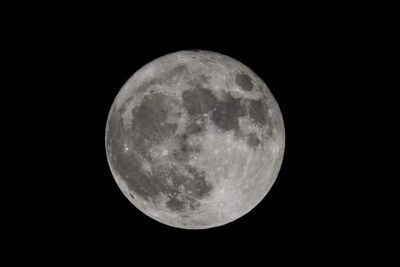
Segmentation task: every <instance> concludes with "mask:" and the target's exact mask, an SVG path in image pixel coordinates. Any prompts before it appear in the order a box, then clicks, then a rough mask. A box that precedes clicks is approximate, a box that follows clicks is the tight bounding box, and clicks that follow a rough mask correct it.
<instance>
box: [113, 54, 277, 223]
mask: <svg viewBox="0 0 400 267" xmlns="http://www.w3.org/2000/svg"><path fill="white" fill-rule="evenodd" d="M284 139H285V132H284V125H283V119H282V115H281V112H280V110H279V107H278V105H277V103H276V101H275V99H274V98H273V96H272V94H271V93H270V91H269V90H268V88H267V87H266V85H265V84H264V82H263V81H262V80H261V79H260V78H258V77H257V76H256V75H255V74H254V73H253V72H252V71H251V70H250V69H249V68H247V67H246V66H244V65H243V64H241V63H240V62H238V61H236V60H234V59H232V58H230V57H227V56H224V55H221V54H217V53H213V52H208V51H196V52H195V51H181V52H177V53H173V54H169V55H166V56H164V57H161V58H158V59H156V60H154V61H152V62H150V63H149V64H147V65H145V66H144V67H143V68H141V69H140V70H139V71H138V72H136V73H135V74H134V75H133V76H132V77H131V78H130V79H129V80H128V81H127V82H126V84H125V85H124V86H123V88H122V89H121V90H120V92H119V94H118V96H117V97H116V99H115V101H114V103H113V105H112V107H111V110H110V113H109V118H108V121H107V127H106V152H107V158H108V161H109V164H110V168H111V170H112V173H113V176H114V178H115V180H116V182H117V183H118V185H119V187H120V188H121V190H122V192H123V193H124V194H125V196H126V197H127V198H128V199H129V200H130V201H131V202H132V203H133V204H134V205H135V206H136V207H137V208H139V209H140V210H141V211H142V212H144V213H145V214H147V215H148V216H150V217H152V218H154V219H156V220H158V221H160V222H162V223H165V224H168V225H171V226H175V227H180V228H187V229H201V228H210V227H215V226H219V225H223V224H226V223H228V222H231V221H233V220H235V219H237V218H239V217H241V216H242V215H244V214H246V213H247V212H248V211H250V210H251V209H252V208H253V207H254V206H256V205H257V204H258V203H259V202H260V201H261V200H262V199H263V198H264V196H265V195H266V194H267V192H268V191H269V189H270V187H271V186H272V184H273V182H274V181H275V179H276V177H277V175H278V172H279V169H280V166H281V163H282V158H283V153H284Z"/></svg>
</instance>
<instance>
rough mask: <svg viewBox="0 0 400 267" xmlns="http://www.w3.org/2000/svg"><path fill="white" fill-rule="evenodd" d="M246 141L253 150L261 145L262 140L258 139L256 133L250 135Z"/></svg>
mask: <svg viewBox="0 0 400 267" xmlns="http://www.w3.org/2000/svg"><path fill="white" fill-rule="evenodd" d="M246 140H247V144H248V145H249V147H251V148H257V147H258V146H259V145H260V144H261V141H260V139H258V137H257V134H255V133H249V134H248V135H247V137H246Z"/></svg>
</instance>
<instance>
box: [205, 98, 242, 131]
mask: <svg viewBox="0 0 400 267" xmlns="http://www.w3.org/2000/svg"><path fill="white" fill-rule="evenodd" d="M245 114H246V112H245V109H244V108H243V106H242V105H241V103H240V99H236V98H233V97H232V96H231V95H230V94H226V98H225V99H224V100H223V101H218V102H217V103H216V105H215V109H214V112H213V113H212V116H211V119H212V121H213V122H214V123H215V124H216V125H217V126H218V128H220V129H221V130H223V131H229V130H233V131H235V133H238V132H239V117H242V116H244V115H245Z"/></svg>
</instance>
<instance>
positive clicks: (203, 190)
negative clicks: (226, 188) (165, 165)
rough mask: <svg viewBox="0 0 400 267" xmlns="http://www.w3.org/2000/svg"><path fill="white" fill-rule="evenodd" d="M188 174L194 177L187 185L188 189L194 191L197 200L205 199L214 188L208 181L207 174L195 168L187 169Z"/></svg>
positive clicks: (189, 167)
mask: <svg viewBox="0 0 400 267" xmlns="http://www.w3.org/2000/svg"><path fill="white" fill-rule="evenodd" d="M187 170H188V172H189V173H190V174H191V175H192V176H193V178H192V179H191V180H189V181H190V183H188V184H187V185H186V187H187V189H188V190H190V191H192V194H193V196H194V197H196V198H200V199H201V198H203V197H204V196H206V195H207V194H209V193H210V192H211V191H212V189H213V186H212V185H211V184H210V183H208V182H207V181H206V174H205V172H204V171H202V170H199V169H197V168H195V167H193V166H188V167H187Z"/></svg>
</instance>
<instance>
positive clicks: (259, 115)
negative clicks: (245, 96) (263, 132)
mask: <svg viewBox="0 0 400 267" xmlns="http://www.w3.org/2000/svg"><path fill="white" fill-rule="evenodd" d="M248 107H249V109H248V110H249V116H250V117H251V118H252V119H253V120H254V121H255V122H256V123H257V124H259V125H260V126H268V132H267V134H268V136H272V134H273V132H272V128H273V125H274V124H273V120H272V118H271V117H270V116H269V115H268V108H269V107H268V105H267V104H266V103H265V101H263V100H251V101H249V105H248Z"/></svg>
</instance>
